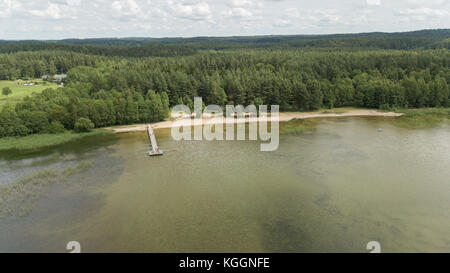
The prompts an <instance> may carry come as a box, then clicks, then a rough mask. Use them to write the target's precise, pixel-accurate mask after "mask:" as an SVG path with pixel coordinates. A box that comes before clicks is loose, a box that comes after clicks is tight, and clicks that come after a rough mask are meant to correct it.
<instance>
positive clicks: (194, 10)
mask: <svg viewBox="0 0 450 273" xmlns="http://www.w3.org/2000/svg"><path fill="white" fill-rule="evenodd" d="M167 3H168V5H169V8H170V9H171V11H172V12H173V14H174V15H175V16H176V17H179V18H183V19H189V20H195V21H196V20H209V21H211V20H212V13H211V9H210V7H209V5H208V3H206V2H204V1H200V2H187V1H172V0H169V1H168V2H167Z"/></svg>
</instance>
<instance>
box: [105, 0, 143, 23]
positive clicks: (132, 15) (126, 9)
mask: <svg viewBox="0 0 450 273" xmlns="http://www.w3.org/2000/svg"><path fill="white" fill-rule="evenodd" d="M111 8H112V10H113V14H112V15H113V16H114V17H116V18H121V19H128V20H135V19H137V17H140V16H142V15H143V14H142V12H141V7H140V6H139V5H138V4H137V3H136V1H135V0H116V1H114V2H112V4H111Z"/></svg>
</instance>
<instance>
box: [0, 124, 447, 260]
mask: <svg viewBox="0 0 450 273" xmlns="http://www.w3.org/2000/svg"><path fill="white" fill-rule="evenodd" d="M380 127H381V128H383V131H382V132H381V133H380V132H378V128H380ZM156 135H157V138H158V142H159V145H160V146H161V148H162V149H164V150H165V151H166V152H165V155H164V156H162V157H153V158H151V157H149V156H147V152H148V139H147V136H146V134H145V133H135V134H123V135H115V136H102V137H93V138H88V139H83V140H80V141H77V142H74V143H70V144H67V145H63V146H60V147H57V148H53V149H49V150H46V151H42V152H39V153H34V154H20V155H19V154H3V155H1V157H0V174H1V177H0V187H5V186H7V185H10V184H11V183H15V182H14V181H16V180H18V179H20V178H21V177H27V176H32V175H33V174H34V173H36V172H38V171H42V170H48V169H50V170H56V171H58V170H59V171H61V170H63V169H65V168H67V167H68V166H76V165H77V164H80V162H81V163H82V162H87V163H88V164H86V166H85V167H83V168H82V169H80V170H78V171H74V172H73V173H71V174H70V175H67V178H65V181H64V182H61V183H55V184H53V185H47V186H42V193H41V194H39V196H38V197H36V196H35V197H36V198H35V202H31V201H27V198H26V195H25V196H23V199H24V200H22V201H20V200H19V201H17V200H16V203H19V204H21V202H23V203H24V204H27V205H26V207H27V209H26V210H24V209H21V208H17V210H18V211H20V212H21V213H18V212H16V211H15V210H14V209H13V210H12V211H9V214H10V215H9V216H8V215H6V216H3V217H2V218H0V251H1V252H25V251H26V252H67V251H66V249H65V248H66V244H67V242H69V241H78V242H80V243H81V246H82V251H83V252H367V250H366V244H367V243H368V242H369V241H378V242H380V244H381V247H382V251H383V252H424V251H425V252H449V251H450V128H449V127H448V126H447V125H443V126H441V127H438V128H431V129H425V130H408V129H401V128H398V127H395V126H393V125H392V124H391V121H390V120H389V119H383V118H339V119H321V120H317V129H316V130H315V131H313V132H307V133H301V134H295V135H292V134H286V135H282V136H281V139H280V148H279V150H278V151H276V152H260V143H259V142H248V141H244V142H242V141H232V142H208V141H201V142H194V141H192V142H176V141H174V140H172V138H171V137H170V130H158V131H156ZM24 206H25V205H24Z"/></svg>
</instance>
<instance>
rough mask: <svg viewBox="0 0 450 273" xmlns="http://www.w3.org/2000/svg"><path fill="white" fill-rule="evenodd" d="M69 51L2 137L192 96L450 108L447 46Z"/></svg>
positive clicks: (145, 110)
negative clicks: (181, 53)
mask: <svg viewBox="0 0 450 273" xmlns="http://www.w3.org/2000/svg"><path fill="white" fill-rule="evenodd" d="M21 54H29V55H26V56H29V58H28V60H30V59H31V60H39V59H41V60H43V59H45V58H43V56H47V55H45V54H49V55H52V58H54V60H57V59H59V58H61V59H65V58H67V55H66V54H67V52H64V51H56V52H53V53H43V52H35V53H17V54H8V55H6V56H7V58H17V59H15V60H16V61H17V63H20V62H22V61H23V60H27V58H25V59H24V58H19V57H18V56H20V55H21ZM34 54H35V55H34ZM42 54H43V55H42ZM71 56H72V57H73V58H74V60H72V61H70V62H69V64H70V65H68V66H67V67H70V66H72V65H73V66H75V67H74V68H72V69H70V70H69V71H68V76H67V79H66V86H65V87H64V88H58V89H57V90H52V89H48V90H45V91H44V92H42V93H41V94H37V95H33V96H30V97H27V98H25V99H24V100H23V102H21V103H18V104H16V105H15V106H14V107H13V106H5V107H3V109H2V110H1V112H0V137H5V136H15V135H26V134H32V133H42V132H50V133H51V132H59V131H61V130H65V129H69V130H71V129H73V128H75V124H76V123H77V121H78V120H79V119H80V118H88V119H89V120H91V121H92V122H93V123H94V125H95V127H104V126H110V125H122V124H132V123H147V122H152V121H159V120H163V119H165V118H167V113H168V111H169V108H170V107H171V106H174V105H177V104H186V105H188V106H190V107H192V104H193V98H194V97H195V96H201V97H203V100H204V102H205V104H207V105H209V104H218V105H225V104H232V105H239V104H241V105H250V104H255V105H261V104H267V105H280V108H281V110H283V111H310V110H316V109H321V108H332V107H344V106H353V107H368V108H377V109H380V108H381V109H393V108H397V107H414V108H416V107H450V92H449V83H450V52H449V51H448V50H445V49H443V50H428V51H392V50H390V51H358V52H309V51H308V52H304V51H298V50H239V51H232V52H221V53H208V52H203V53H198V54H195V55H193V56H186V57H177V58H159V57H152V58H141V59H124V58H106V57H102V58H98V57H96V56H91V55H82V54H81V55H80V54H78V53H77V54H76V53H73V55H71ZM48 57H50V56H48ZM3 58H5V56H4V55H0V60H2V59H3ZM77 58H80V59H78V60H76V59H77ZM91 58H92V59H91ZM75 60H76V61H75ZM76 62H80V65H77V64H76ZM43 63H44V66H45V64H48V65H49V64H50V63H51V62H47V61H44V62H43ZM86 63H88V64H86ZM49 66H51V65H49ZM35 75H36V74H35Z"/></svg>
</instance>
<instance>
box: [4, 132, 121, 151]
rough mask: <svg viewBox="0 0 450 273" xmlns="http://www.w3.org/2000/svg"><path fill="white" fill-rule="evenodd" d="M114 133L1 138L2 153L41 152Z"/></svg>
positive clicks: (70, 133) (69, 133)
mask: <svg viewBox="0 0 450 273" xmlns="http://www.w3.org/2000/svg"><path fill="white" fill-rule="evenodd" d="M109 134H114V132H113V131H109V130H101V129H97V130H94V131H92V132H89V133H72V132H65V133H61V134H35V135H29V136H25V137H5V138H0V151H2V152H3V151H9V150H17V151H26V150H39V149H43V148H48V147H53V146H57V145H61V144H65V143H68V142H71V141H74V140H77V139H80V138H83V137H89V136H97V135H109Z"/></svg>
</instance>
